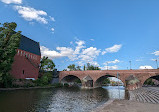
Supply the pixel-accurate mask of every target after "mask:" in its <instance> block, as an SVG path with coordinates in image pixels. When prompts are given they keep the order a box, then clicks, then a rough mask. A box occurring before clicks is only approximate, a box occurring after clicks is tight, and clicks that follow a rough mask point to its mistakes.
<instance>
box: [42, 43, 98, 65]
mask: <svg viewBox="0 0 159 112" xmlns="http://www.w3.org/2000/svg"><path fill="white" fill-rule="evenodd" d="M75 43H76V46H75V48H74V49H73V48H70V47H56V50H50V49H48V48H46V47H44V46H41V54H42V56H48V57H49V58H50V59H54V58H60V57H68V58H69V60H70V61H75V60H76V63H78V64H79V65H80V66H83V65H84V64H86V63H90V64H91V65H94V66H99V64H98V63H97V62H96V61H95V59H96V58H97V56H98V55H99V54H100V52H101V50H100V49H97V48H95V47H89V48H85V46H84V45H85V42H84V41H82V40H77V41H76V42H75ZM70 44H72V42H71V43H70ZM84 48H85V49H84Z"/></svg>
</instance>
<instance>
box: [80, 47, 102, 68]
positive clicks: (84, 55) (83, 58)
mask: <svg viewBox="0 0 159 112" xmlns="http://www.w3.org/2000/svg"><path fill="white" fill-rule="evenodd" d="M100 52H101V51H100V49H97V48H95V47H89V48H86V49H83V50H82V52H81V53H80V55H79V56H78V58H79V59H80V61H79V62H78V63H79V64H80V66H82V65H84V64H85V63H90V64H92V65H94V66H99V64H98V63H97V62H96V61H94V60H95V59H96V58H97V56H98V55H99V53H100Z"/></svg>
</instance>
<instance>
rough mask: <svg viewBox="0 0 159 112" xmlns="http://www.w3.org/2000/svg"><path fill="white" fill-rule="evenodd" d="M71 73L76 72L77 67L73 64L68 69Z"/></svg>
mask: <svg viewBox="0 0 159 112" xmlns="http://www.w3.org/2000/svg"><path fill="white" fill-rule="evenodd" d="M67 68H68V69H69V70H70V71H75V70H76V65H75V64H72V65H69V66H68V67H67Z"/></svg>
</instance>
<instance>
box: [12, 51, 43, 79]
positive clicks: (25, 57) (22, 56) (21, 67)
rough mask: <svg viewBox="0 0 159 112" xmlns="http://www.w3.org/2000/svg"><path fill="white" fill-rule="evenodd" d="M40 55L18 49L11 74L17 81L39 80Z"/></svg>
mask: <svg viewBox="0 0 159 112" xmlns="http://www.w3.org/2000/svg"><path fill="white" fill-rule="evenodd" d="M40 58H41V56H40V55H36V54H33V53H30V52H27V51H24V50H21V49H17V54H16V55H15V56H14V62H13V64H12V70H11V74H12V75H13V77H14V78H16V79H26V78H31V79H37V78H38V75H39V64H40Z"/></svg>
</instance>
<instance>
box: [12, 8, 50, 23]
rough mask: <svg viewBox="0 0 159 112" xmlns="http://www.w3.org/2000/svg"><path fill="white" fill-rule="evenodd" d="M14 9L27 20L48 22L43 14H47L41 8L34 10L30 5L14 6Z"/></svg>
mask: <svg viewBox="0 0 159 112" xmlns="http://www.w3.org/2000/svg"><path fill="white" fill-rule="evenodd" d="M14 8H15V10H17V11H18V13H19V14H20V15H21V16H22V17H23V18H24V19H25V20H27V21H33V20H35V21H38V22H41V23H43V24H48V21H47V19H46V18H44V17H43V16H47V13H46V12H45V11H43V10H36V9H34V8H32V7H24V6H14Z"/></svg>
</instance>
